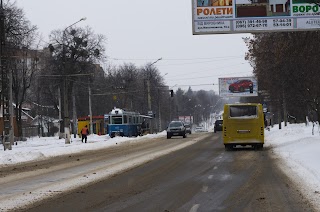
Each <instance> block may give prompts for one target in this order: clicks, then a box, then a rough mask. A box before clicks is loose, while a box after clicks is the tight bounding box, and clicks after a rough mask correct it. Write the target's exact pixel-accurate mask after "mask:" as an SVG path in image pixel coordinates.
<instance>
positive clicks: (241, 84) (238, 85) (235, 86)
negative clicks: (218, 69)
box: [229, 79, 253, 93]
mask: <svg viewBox="0 0 320 212" xmlns="http://www.w3.org/2000/svg"><path fill="white" fill-rule="evenodd" d="M247 89H249V90H250V93H252V92H253V82H252V81H251V80H247V79H245V80H238V81H236V82H234V83H232V84H230V85H229V91H230V92H232V93H234V92H245V91H246V90H247Z"/></svg>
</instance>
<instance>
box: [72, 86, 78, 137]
mask: <svg viewBox="0 0 320 212" xmlns="http://www.w3.org/2000/svg"><path fill="white" fill-rule="evenodd" d="M75 89H76V87H75V86H74V84H73V89H72V111H73V112H72V115H73V137H74V138H76V137H77V126H78V123H77V110H76V91H75Z"/></svg>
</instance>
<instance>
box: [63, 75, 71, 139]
mask: <svg viewBox="0 0 320 212" xmlns="http://www.w3.org/2000/svg"><path fill="white" fill-rule="evenodd" d="M66 78H67V77H65V78H64V133H65V144H70V128H69V127H70V119H69V107H68V83H67V79H66Z"/></svg>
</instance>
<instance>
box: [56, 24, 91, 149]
mask: <svg viewBox="0 0 320 212" xmlns="http://www.w3.org/2000/svg"><path fill="white" fill-rule="evenodd" d="M85 20H86V18H81V19H80V20H79V21H77V22H75V23H73V24H71V25H69V26H67V27H66V28H65V29H64V30H63V32H62V33H63V34H62V57H63V61H62V62H63V64H62V68H63V73H64V74H65V76H64V78H63V80H64V83H63V84H64V85H63V87H64V94H63V97H64V98H63V100H64V101H63V106H64V133H65V143H66V144H70V137H71V136H70V128H69V127H70V118H69V107H68V84H67V73H66V49H65V39H66V31H67V29H68V28H70V27H72V26H74V25H75V24H77V23H79V22H80V21H85Z"/></svg>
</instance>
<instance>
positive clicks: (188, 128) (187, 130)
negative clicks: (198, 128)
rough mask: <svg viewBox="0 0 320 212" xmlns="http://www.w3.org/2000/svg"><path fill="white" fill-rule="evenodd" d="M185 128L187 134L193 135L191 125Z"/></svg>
mask: <svg viewBox="0 0 320 212" xmlns="http://www.w3.org/2000/svg"><path fill="white" fill-rule="evenodd" d="M184 126H185V127H186V133H189V134H191V126H190V124H185V125H184Z"/></svg>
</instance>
